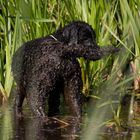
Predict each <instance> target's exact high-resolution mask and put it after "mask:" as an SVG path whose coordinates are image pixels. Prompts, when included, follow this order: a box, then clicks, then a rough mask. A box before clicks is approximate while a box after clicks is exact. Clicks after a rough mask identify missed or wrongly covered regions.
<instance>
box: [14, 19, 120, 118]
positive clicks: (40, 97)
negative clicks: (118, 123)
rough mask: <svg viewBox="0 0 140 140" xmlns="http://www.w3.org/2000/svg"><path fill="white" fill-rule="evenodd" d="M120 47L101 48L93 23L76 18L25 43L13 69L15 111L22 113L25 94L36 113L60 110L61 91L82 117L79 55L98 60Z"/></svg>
mask: <svg viewBox="0 0 140 140" xmlns="http://www.w3.org/2000/svg"><path fill="white" fill-rule="evenodd" d="M116 51H118V50H117V49H116V48H112V47H108V48H100V47H99V46H98V45H97V44H96V36H95V33H94V31H93V29H92V27H91V26H90V25H89V24H87V23H85V22H82V21H74V22H72V23H70V24H68V25H66V26H65V27H64V28H62V29H59V30H58V31H56V32H55V33H53V34H52V35H49V36H47V37H43V38H38V39H35V40H32V41H29V42H27V43H25V44H24V45H23V46H22V47H20V48H19V49H18V50H17V51H16V53H15V54H14V56H13V61H12V71H13V76H14V79H15V81H16V83H17V96H16V102H15V103H16V104H15V105H16V112H17V113H18V114H21V111H22V110H21V108H22V103H23V100H24V98H25V97H26V98H27V101H28V104H29V106H30V108H31V109H32V111H33V113H34V114H35V115H36V116H46V114H45V106H46V97H47V96H48V106H49V109H48V115H49V116H53V115H56V114H58V113H59V105H60V93H63V95H64V99H65V102H66V104H67V105H68V107H69V109H70V112H71V114H72V115H73V116H75V117H77V118H80V117H81V102H80V92H81V89H82V79H81V69H80V66H79V63H78V61H77V59H76V58H79V57H84V58H85V59H89V60H93V61H94V60H98V59H101V58H102V57H103V56H105V55H107V54H110V53H114V52H116Z"/></svg>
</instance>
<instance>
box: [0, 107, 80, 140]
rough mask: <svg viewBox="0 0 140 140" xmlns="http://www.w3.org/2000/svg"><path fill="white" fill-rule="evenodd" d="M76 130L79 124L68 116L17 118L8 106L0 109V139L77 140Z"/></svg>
mask: <svg viewBox="0 0 140 140" xmlns="http://www.w3.org/2000/svg"><path fill="white" fill-rule="evenodd" d="M78 130H79V124H78V123H77V122H76V121H75V120H74V118H72V117H70V116H67V117H64V116H63V118H62V119H61V118H59V117H57V118H56V117H53V118H49V120H46V119H41V118H35V117H32V116H31V115H30V114H28V115H27V114H26V115H25V116H24V117H22V118H18V117H16V116H15V115H14V113H13V110H12V109H11V108H9V107H2V108H1V110H0V140H78V139H79V136H78Z"/></svg>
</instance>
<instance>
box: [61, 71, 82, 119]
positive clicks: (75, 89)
mask: <svg viewBox="0 0 140 140" xmlns="http://www.w3.org/2000/svg"><path fill="white" fill-rule="evenodd" d="M81 88H82V79H81V75H80V73H75V74H74V75H73V76H72V77H71V78H70V79H69V80H68V81H65V84H64V98H65V101H66V104H67V105H68V107H69V109H70V113H71V115H72V116H74V117H76V118H78V119H80V118H81V102H80V101H81V100H80V92H81Z"/></svg>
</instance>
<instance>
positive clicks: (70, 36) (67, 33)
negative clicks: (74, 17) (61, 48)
mask: <svg viewBox="0 0 140 140" xmlns="http://www.w3.org/2000/svg"><path fill="white" fill-rule="evenodd" d="M62 35H63V38H64V42H65V43H66V44H68V45H71V44H77V42H78V41H77V40H78V36H77V35H78V31H77V28H76V26H72V25H71V26H69V27H68V26H67V27H66V28H65V29H64V31H63V34H62Z"/></svg>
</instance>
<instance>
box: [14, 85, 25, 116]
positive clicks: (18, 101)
mask: <svg viewBox="0 0 140 140" xmlns="http://www.w3.org/2000/svg"><path fill="white" fill-rule="evenodd" d="M16 92H17V93H16V97H15V113H16V115H17V116H19V117H21V116H22V104H23V101H24V98H25V94H26V93H25V89H24V88H23V87H22V86H20V85H18V86H17V91H16Z"/></svg>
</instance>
